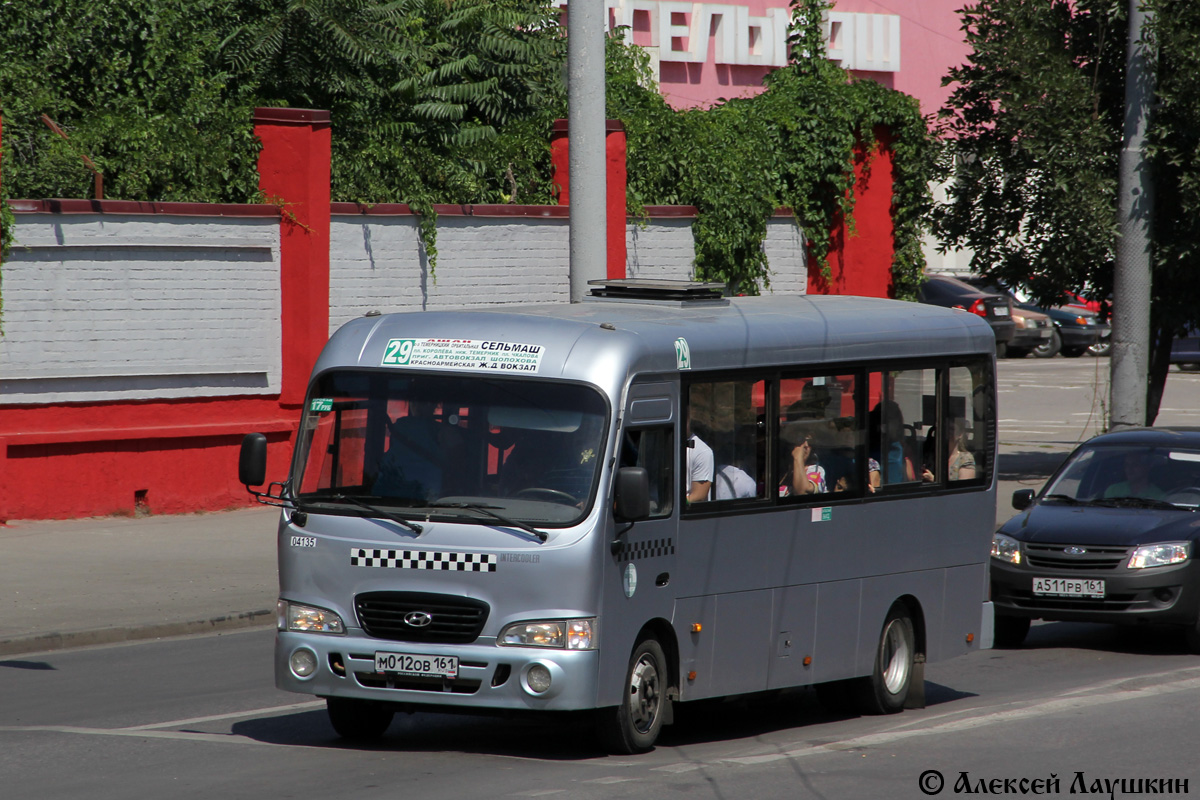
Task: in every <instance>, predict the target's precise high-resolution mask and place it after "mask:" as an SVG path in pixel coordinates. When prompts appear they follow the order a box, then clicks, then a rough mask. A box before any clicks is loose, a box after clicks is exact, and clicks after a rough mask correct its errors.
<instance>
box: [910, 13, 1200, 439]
mask: <svg viewBox="0 0 1200 800" xmlns="http://www.w3.org/2000/svg"><path fill="white" fill-rule="evenodd" d="M1153 5H1154V6H1155V7H1156V9H1157V15H1158V16H1157V19H1158V24H1157V26H1156V27H1155V28H1154V29H1153V33H1154V35H1155V36H1156V37H1157V39H1158V46H1159V60H1158V66H1157V83H1158V104H1157V107H1156V108H1155V110H1154V112H1153V116H1152V120H1151V131H1150V138H1151V140H1152V142H1153V167H1152V168H1153V172H1154V182H1155V186H1156V192H1157V195H1158V210H1157V212H1156V214H1157V215H1156V219H1155V223H1154V230H1153V240H1154V241H1153V256H1152V258H1153V286H1152V306H1151V308H1152V312H1151V328H1152V342H1151V343H1150V344H1151V361H1150V371H1149V375H1148V376H1147V378H1148V382H1147V385H1148V393H1147V423H1151V422H1153V420H1154V418H1155V417H1156V416H1157V414H1158V406H1159V402H1160V400H1161V397H1162V388H1163V385H1164V384H1165V381H1166V375H1167V368H1168V366H1169V365H1168V362H1167V357H1168V355H1169V352H1170V347H1171V340H1172V338H1173V337H1174V336H1175V335H1176V333H1177V332H1178V331H1179V330H1180V329H1181V328H1182V327H1183V326H1184V325H1185V324H1187V323H1188V322H1194V321H1195V320H1197V319H1198V318H1200V314H1198V312H1197V308H1200V282H1197V281H1195V280H1194V278H1192V275H1193V274H1194V273H1193V269H1194V265H1195V264H1196V260H1195V257H1196V254H1197V245H1198V244H1200V226H1198V225H1197V222H1196V216H1197V214H1198V213H1200V188H1198V185H1200V180H1198V178H1200V171H1198V169H1197V168H1198V167H1200V164H1198V162H1197V156H1196V153H1197V145H1198V144H1200V140H1198V139H1197V136H1198V134H1197V131H1198V130H1200V107H1198V106H1197V105H1196V102H1195V100H1196V98H1197V97H1198V96H1200V94H1198V93H1197V90H1198V89H1200V84H1197V82H1196V81H1197V77H1196V75H1197V67H1200V44H1197V37H1198V35H1200V10H1198V9H1196V8H1195V7H1194V5H1193V4H1190V3H1187V2H1177V1H1176V0H1154V2H1153ZM1125 14H1126V8H1125V3H1123V2H1113V0H1071V1H1070V2H1068V0H979V2H976V3H974V4H973V5H970V6H968V7H967V8H965V9H964V10H963V12H962V17H963V21H964V29H965V31H966V34H967V42H968V44H970V45H971V47H972V54H971V55H970V56H969V60H968V63H967V64H965V65H963V66H961V67H959V68H957V69H955V70H953V71H951V73H950V75H949V76H948V77H947V83H955V84H957V87H956V88H955V90H954V92H953V94H952V95H951V97H950V99H949V101H948V103H947V105H946V107H945V108H944V109H943V110H942V115H941V133H942V134H943V136H944V141H945V147H944V149H943V151H942V158H941V162H940V167H941V175H942V176H943V177H945V178H946V179H948V180H949V185H948V196H947V201H946V202H945V203H944V204H941V205H940V206H939V207H938V208H937V209H936V213H935V216H934V226H935V231H936V233H937V234H938V235H939V237H940V238H941V240H942V242H943V243H944V246H946V247H967V248H970V249H971V250H972V251H973V257H972V262H971V267H972V269H973V270H975V271H977V272H979V273H981V274H984V275H987V276H990V277H994V278H997V279H999V280H1001V281H1002V282H1004V283H1006V284H1008V285H1011V286H1020V287H1024V288H1026V289H1028V290H1029V292H1030V293H1031V294H1032V295H1033V296H1034V297H1035V298H1036V299H1037V300H1038V301H1039V302H1041V303H1043V304H1047V305H1058V304H1060V303H1061V298H1062V296H1063V292H1066V291H1076V292H1078V291H1083V292H1085V293H1088V294H1091V295H1093V296H1098V297H1108V296H1110V295H1111V292H1112V286H1113V271H1114V265H1115V255H1116V238H1117V231H1118V225H1117V162H1118V156H1119V153H1120V148H1121V123H1122V115H1123V103H1124V69H1125V49H1126V35H1127V19H1126V16H1125Z"/></svg>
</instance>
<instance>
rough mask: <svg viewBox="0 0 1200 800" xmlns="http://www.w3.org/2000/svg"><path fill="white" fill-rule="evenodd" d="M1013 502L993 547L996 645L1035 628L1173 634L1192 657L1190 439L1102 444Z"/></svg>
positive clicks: (1195, 599) (1195, 533) (1196, 636)
mask: <svg viewBox="0 0 1200 800" xmlns="http://www.w3.org/2000/svg"><path fill="white" fill-rule="evenodd" d="M1012 502H1013V506H1014V507H1015V508H1017V509H1019V510H1022V511H1023V513H1021V514H1018V515H1017V516H1015V517H1013V518H1012V519H1011V520H1009V521H1008V522H1006V523H1005V524H1004V525H1003V526H1002V527H1001V528H1000V530H998V531H997V532H996V533H995V535H994V537H993V540H992V558H991V586H992V602H993V603H994V604H995V610H996V637H995V641H996V644H997V646H999V647H1016V646H1017V645H1019V644H1020V643H1021V642H1022V641H1023V640H1024V639H1025V635H1026V633H1027V632H1028V631H1029V623H1030V620H1034V619H1046V620H1069V621H1076V622H1106V623H1116V624H1149V623H1153V624H1163V625H1173V626H1177V627H1178V628H1181V629H1182V630H1183V631H1184V632H1185V634H1186V637H1187V642H1188V645H1189V647H1190V648H1191V649H1192V650H1193V651H1194V652H1200V564H1197V557H1198V556H1200V549H1198V548H1200V513H1198V511H1197V509H1200V429H1191V430H1185V429H1169V428H1136V429H1130V430H1123V431H1118V432H1115V433H1107V434H1102V435H1100V436H1097V437H1095V438H1093V439H1091V440H1089V441H1087V442H1084V443H1083V444H1082V445H1080V446H1079V447H1078V448H1077V449H1076V450H1075V452H1073V453H1072V454H1071V455H1070V457H1069V458H1068V459H1067V460H1066V461H1065V462H1064V463H1063V465H1062V466H1061V467H1059V469H1058V471H1057V472H1056V473H1055V474H1054V476H1053V477H1052V478H1051V479H1050V480H1049V482H1047V484H1046V486H1045V487H1044V488H1043V489H1042V492H1041V494H1039V495H1038V496H1037V497H1036V498H1035V497H1034V495H1033V490H1031V489H1023V490H1021V491H1017V492H1014V493H1013V499H1012Z"/></svg>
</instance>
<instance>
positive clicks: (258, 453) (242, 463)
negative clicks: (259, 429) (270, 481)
mask: <svg viewBox="0 0 1200 800" xmlns="http://www.w3.org/2000/svg"><path fill="white" fill-rule="evenodd" d="M238 480H240V481H241V482H242V483H244V484H245V485H246V486H247V487H250V486H262V485H263V484H264V483H266V481H267V437H266V436H264V435H263V434H261V433H247V434H246V437H245V438H244V439H242V452H241V454H240V455H239V456H238Z"/></svg>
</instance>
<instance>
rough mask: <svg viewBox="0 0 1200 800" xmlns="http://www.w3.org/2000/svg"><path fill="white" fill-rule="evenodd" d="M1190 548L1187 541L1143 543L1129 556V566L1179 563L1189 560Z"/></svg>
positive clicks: (1131, 567)
mask: <svg viewBox="0 0 1200 800" xmlns="http://www.w3.org/2000/svg"><path fill="white" fill-rule="evenodd" d="M1190 549H1191V548H1190V547H1189V546H1188V543H1187V542H1165V543H1163V544H1146V545H1142V546H1141V547H1139V548H1138V549H1137V550H1134V551H1133V555H1132V556H1130V557H1129V568H1130V569H1145V568H1147V567H1165V566H1169V565H1170V564H1179V563H1182V562H1184V561H1187V559H1188V551H1189V550H1190Z"/></svg>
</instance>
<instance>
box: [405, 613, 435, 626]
mask: <svg viewBox="0 0 1200 800" xmlns="http://www.w3.org/2000/svg"><path fill="white" fill-rule="evenodd" d="M431 622H433V615H432V614H430V613H429V612H427V611H410V612H408V613H407V614H405V615H404V624H406V625H409V626H411V627H413V628H425V627H428V626H429V623H431Z"/></svg>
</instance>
